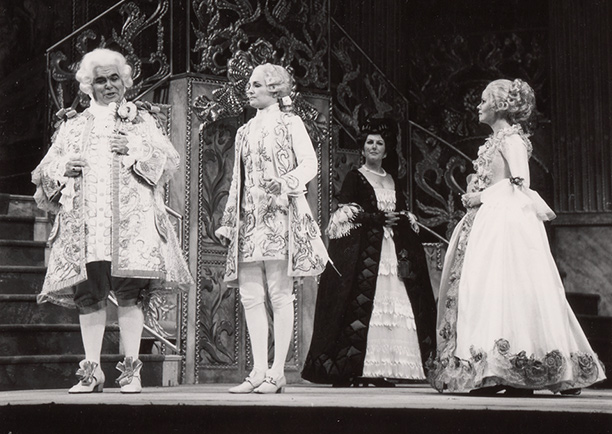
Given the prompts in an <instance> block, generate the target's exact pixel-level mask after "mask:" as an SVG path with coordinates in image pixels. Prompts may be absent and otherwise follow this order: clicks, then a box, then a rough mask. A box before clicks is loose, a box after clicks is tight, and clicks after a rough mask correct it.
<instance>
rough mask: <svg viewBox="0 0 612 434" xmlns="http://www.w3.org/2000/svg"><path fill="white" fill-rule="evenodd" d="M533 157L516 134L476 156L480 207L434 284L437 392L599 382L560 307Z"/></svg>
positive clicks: (495, 138)
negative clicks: (532, 178)
mask: <svg viewBox="0 0 612 434" xmlns="http://www.w3.org/2000/svg"><path fill="white" fill-rule="evenodd" d="M530 154H531V143H530V142H529V139H528V138H527V137H526V136H525V135H524V134H523V132H522V129H521V127H520V126H519V125H513V126H511V127H508V128H505V129H502V130H501V131H499V132H497V133H496V134H494V135H492V136H491V137H490V138H489V139H487V141H486V142H485V144H484V145H483V146H481V147H480V149H479V151H478V159H477V160H476V161H475V162H474V167H475V169H476V177H475V181H474V182H473V183H471V184H470V185H469V187H468V189H469V191H472V192H476V191H480V192H481V202H482V205H481V206H480V207H478V208H472V209H468V212H467V214H466V215H465V216H464V218H463V219H462V220H461V221H460V222H459V224H458V225H457V227H456V228H455V231H454V233H453V236H452V237H451V240H450V244H449V248H448V251H447V254H446V257H445V264H444V270H443V272H442V278H441V285H440V297H439V301H438V324H437V332H438V335H437V339H438V342H437V355H436V358H435V360H434V361H433V366H432V370H431V371H430V377H429V380H430V382H431V384H432V385H433V386H434V387H435V388H436V389H437V390H438V391H440V392H442V391H443V390H448V391H451V392H468V391H471V390H474V389H478V388H483V387H490V386H497V385H505V386H511V387H515V388H523V389H549V390H551V391H553V392H560V391H563V390H568V389H576V388H582V387H586V386H589V385H591V384H593V383H596V382H598V381H601V380H603V379H605V378H606V377H605V373H604V372H605V371H604V367H603V365H602V363H601V362H600V361H599V359H598V357H597V355H596V354H595V353H594V352H593V350H592V348H591V346H590V345H589V342H588V341H587V339H586V336H585V335H584V332H583V331H582V329H581V327H580V325H579V324H578V321H577V319H576V316H575V315H574V313H573V312H572V310H571V308H570V306H569V304H568V302H567V300H566V298H565V291H564V289H563V284H562V282H561V278H560V276H559V272H558V271H557V267H556V265H555V262H554V260H553V257H552V255H551V252H550V247H549V244H548V239H547V237H546V232H545V230H544V225H543V223H542V221H543V220H550V219H552V218H554V217H555V215H554V213H553V212H552V210H551V209H550V208H549V207H548V206H547V205H546V203H545V202H544V201H543V200H542V199H541V198H540V196H539V195H538V194H537V193H536V192H534V191H533V190H530V189H529V188H528V187H529V166H528V160H529V157H530Z"/></svg>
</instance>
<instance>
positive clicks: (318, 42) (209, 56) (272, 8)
mask: <svg viewBox="0 0 612 434" xmlns="http://www.w3.org/2000/svg"><path fill="white" fill-rule="evenodd" d="M191 7H192V8H193V13H194V16H195V19H194V22H193V23H192V24H193V29H194V32H195V37H196V40H195V42H194V46H193V48H192V52H193V53H194V55H193V60H192V64H193V67H194V69H195V71H197V72H202V73H209V74H215V75H224V74H225V73H226V71H227V65H228V60H229V59H230V58H232V57H233V56H234V54H235V53H236V52H237V51H239V50H244V49H245V47H246V46H248V45H249V44H251V43H253V42H254V41H255V40H256V39H258V38H263V39H266V40H268V41H273V45H274V48H275V50H277V51H278V53H279V58H278V63H280V64H282V65H291V66H292V67H293V68H294V71H295V78H296V80H297V82H298V84H300V85H301V86H302V87H311V88H319V89H327V87H328V71H327V68H328V67H327V54H328V30H327V29H328V25H327V20H328V7H329V5H328V1H327V0H307V1H296V0H280V1H276V2H270V1H266V0H223V1H220V0H215V1H204V0H192V2H191ZM258 63H262V62H258Z"/></svg>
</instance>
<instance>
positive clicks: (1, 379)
mask: <svg viewBox="0 0 612 434" xmlns="http://www.w3.org/2000/svg"><path fill="white" fill-rule="evenodd" d="M48 231H49V221H48V218H47V216H46V215H45V213H44V212H42V211H40V210H39V209H38V208H37V207H36V204H35V203H34V200H33V199H32V198H31V197H29V196H16V195H8V194H0V264H1V265H0V391H4V390H24V389H58V388H59V389H68V388H69V387H70V386H72V385H73V384H75V383H76V376H75V372H76V369H77V368H78V362H79V361H80V360H82V359H83V358H84V355H83V344H82V342H81V334H80V328H79V319H78V314H77V311H76V310H72V309H66V308H63V307H59V306H56V305H53V304H49V303H45V304H42V305H38V304H37V303H36V294H37V293H38V292H40V288H41V286H42V282H43V279H44V275H45V271H46V268H45V254H46V239H47V236H48ZM119 347H120V344H119V327H118V325H117V315H116V309H115V308H114V306H109V310H108V321H107V325H106V333H105V336H104V342H103V345H102V369H103V370H104V372H105V374H106V378H107V380H106V384H105V387H107V388H108V387H117V385H116V384H114V379H115V378H116V377H118V376H119V371H117V370H116V369H115V365H116V364H117V362H118V361H120V360H122V359H123V356H121V355H120V354H119V353H120V348H119ZM142 352H147V353H148V354H141V356H140V359H141V360H142V361H143V363H144V367H143V370H142V381H143V386H145V387H151V386H162V385H165V386H166V385H176V384H178V372H179V370H180V360H181V358H180V356H169V355H162V354H150V353H152V352H153V346H152V345H151V338H147V337H145V338H143V343H142V345H141V353H142ZM115 374H116V375H115Z"/></svg>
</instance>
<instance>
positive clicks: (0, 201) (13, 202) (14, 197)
mask: <svg viewBox="0 0 612 434" xmlns="http://www.w3.org/2000/svg"><path fill="white" fill-rule="evenodd" d="M0 214H4V215H11V216H27V217H32V216H33V217H45V216H46V214H47V213H46V212H45V211H43V210H41V209H40V208H38V206H37V205H36V202H35V201H34V198H33V197H32V196H24V195H19V194H6V193H0Z"/></svg>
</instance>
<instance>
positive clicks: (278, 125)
mask: <svg viewBox="0 0 612 434" xmlns="http://www.w3.org/2000/svg"><path fill="white" fill-rule="evenodd" d="M243 171H244V173H243ZM316 173H317V157H316V154H315V151H314V149H313V147H312V143H311V141H310V138H309V136H308V133H307V131H306V128H305V127H304V124H303V123H302V120H301V119H300V118H299V117H298V116H296V115H294V114H290V113H283V112H281V111H280V110H279V108H278V105H277V104H274V105H272V106H270V107H268V108H266V109H263V110H258V112H257V115H256V116H255V118H253V119H251V120H250V121H249V122H248V123H247V124H246V125H243V126H242V127H241V128H240V129H239V130H238V132H237V134H236V145H235V153H234V169H233V174H232V183H231V186H230V191H229V196H228V200H227V204H226V206H225V212H224V214H223V217H222V219H221V227H220V228H219V229H217V231H216V234H217V236H222V237H225V238H227V239H228V240H230V243H229V247H228V253H227V262H226V268H225V281H226V282H230V285H237V284H238V281H237V279H238V262H239V261H259V260H266V259H282V258H288V260H289V270H288V273H289V275H290V276H316V275H319V274H321V273H322V272H323V270H324V268H325V264H326V263H327V260H328V256H327V250H326V249H325V246H324V244H323V241H322V240H321V236H320V231H319V227H318V225H317V223H316V221H315V220H314V218H313V216H312V213H311V211H310V207H309V206H308V202H307V201H306V197H305V190H306V184H307V183H308V181H310V180H311V179H312V178H314V177H315V175H316ZM266 179H275V180H278V181H279V182H280V183H281V186H282V188H281V194H280V195H273V194H270V193H268V192H267V191H266V190H265V188H264V186H263V184H262V182H263V181H264V180H266Z"/></svg>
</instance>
